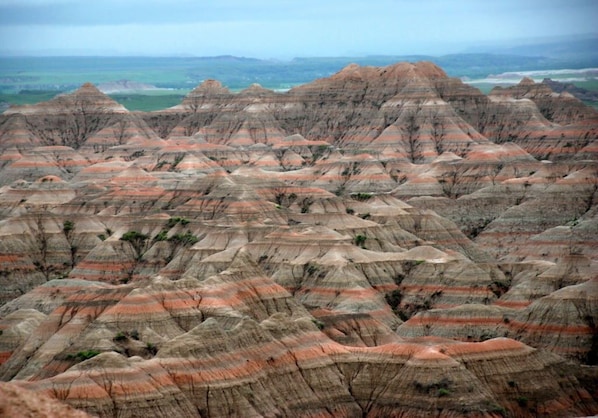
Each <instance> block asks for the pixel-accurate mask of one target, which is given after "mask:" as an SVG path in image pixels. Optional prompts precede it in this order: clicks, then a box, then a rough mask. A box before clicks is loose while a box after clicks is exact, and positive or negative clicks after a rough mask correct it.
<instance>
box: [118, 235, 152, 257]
mask: <svg viewBox="0 0 598 418" xmlns="http://www.w3.org/2000/svg"><path fill="white" fill-rule="evenodd" d="M148 238H149V237H148V236H147V235H146V234H142V233H141V232H138V231H128V232H125V233H124V234H123V236H122V237H120V240H121V241H127V242H130V243H131V245H132V246H133V248H134V249H135V252H136V253H137V258H138V259H140V258H141V255H142V253H143V248H144V247H145V243H146V241H147V239H148Z"/></svg>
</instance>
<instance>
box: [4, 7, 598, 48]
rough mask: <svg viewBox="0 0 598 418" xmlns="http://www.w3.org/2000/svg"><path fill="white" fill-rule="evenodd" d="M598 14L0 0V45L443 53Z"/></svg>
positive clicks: (536, 33) (588, 28)
mask: <svg viewBox="0 0 598 418" xmlns="http://www.w3.org/2000/svg"><path fill="white" fill-rule="evenodd" d="M597 23H598V0H365V1H363V0H297V1H296V0H0V53H11V54H19V55H65V54H71V55H160V56H170V55H195V56H213V55H226V54H231V55H238V56H246V57H256V58H283V59H286V58H292V57H296V56H339V55H369V54H386V55H402V54H433V55H442V54H445V53H454V52H462V51H464V50H466V49H467V48H468V47H471V46H475V45H479V44H485V43H497V42H503V41H509V40H513V39H528V38H536V37H547V36H560V35H575V34H588V33H596V32H598V28H597V26H598V24H597Z"/></svg>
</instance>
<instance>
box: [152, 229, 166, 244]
mask: <svg viewBox="0 0 598 418" xmlns="http://www.w3.org/2000/svg"><path fill="white" fill-rule="evenodd" d="M167 234H168V231H165V230H162V231H160V232H158V233H157V234H156V236H155V237H154V241H156V242H158V241H166V240H167V239H168V236H167Z"/></svg>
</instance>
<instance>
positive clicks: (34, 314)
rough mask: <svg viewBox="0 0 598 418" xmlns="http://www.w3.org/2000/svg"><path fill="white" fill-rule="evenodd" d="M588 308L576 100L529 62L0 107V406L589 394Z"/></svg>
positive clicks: (75, 410) (188, 406)
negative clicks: (155, 106) (145, 102)
mask: <svg viewBox="0 0 598 418" xmlns="http://www.w3.org/2000/svg"><path fill="white" fill-rule="evenodd" d="M597 327H598V111H597V110H596V109H594V108H592V107H589V106H587V105H585V104H583V103H582V102H581V101H579V100H578V99H576V98H575V97H573V96H572V95H571V94H569V93H567V92H562V93H556V92H554V91H552V90H551V88H550V87H549V86H548V85H547V84H545V83H535V82H534V81H533V80H531V79H528V78H524V79H522V80H521V82H520V83H519V84H517V85H515V86H512V87H506V88H504V87H503V88H501V87H497V88H494V89H493V90H492V91H491V92H490V93H489V94H483V93H482V92H480V90H478V89H476V88H474V87H472V86H469V85H467V84H465V83H463V82H462V81H461V80H459V79H457V78H451V77H448V76H447V75H446V73H445V72H444V71H443V70H442V69H441V68H440V67H438V66H436V65H434V64H432V63H429V62H417V63H407V62H401V63H397V64H393V65H390V66H386V67H367V66H359V65H354V64H353V65H349V66H347V67H345V68H344V69H343V70H341V71H339V72H338V73H336V74H334V75H332V76H330V77H327V78H321V79H318V80H316V81H313V82H310V83H307V84H303V85H300V86H297V87H293V88H292V89H290V90H289V91H287V92H275V91H272V90H268V89H264V88H262V87H261V86H259V85H252V86H251V87H249V88H247V89H245V90H242V91H240V92H238V93H233V92H231V91H230V90H229V89H227V88H226V87H224V86H223V85H222V84H221V83H220V82H219V81H216V80H206V81H204V82H203V83H202V84H200V85H199V86H197V87H196V88H195V89H194V90H192V91H191V92H190V93H189V95H187V96H186V97H185V98H184V100H183V101H182V102H181V103H180V104H178V105H176V106H174V107H171V108H168V109H164V110H159V111H153V112H131V111H128V110H127V109H126V108H125V107H123V106H122V105H121V104H119V103H117V102H115V101H113V100H112V99H111V98H110V97H108V96H106V95H105V94H103V93H101V92H100V91H99V90H98V89H97V88H96V87H95V86H93V85H91V84H89V83H87V84H84V85H83V86H81V87H80V88H79V89H78V90H76V91H75V92H73V93H71V94H65V95H60V96H57V97H56V98H54V99H52V100H50V101H47V102H43V103H39V104H35V105H23V106H12V107H10V108H9V109H8V110H6V111H5V112H4V113H3V114H1V115H0V331H1V333H0V380H1V381H2V382H3V383H0V393H1V394H2V395H1V396H0V411H2V412H0V414H1V413H6V414H7V416H18V414H19V413H22V414H25V412H27V411H29V412H30V413H34V414H35V413H37V414H38V416H65V417H67V416H73V417H75V416H77V417H82V416H88V415H90V416H99V417H134V416H145V417H152V416H172V417H175V416H176V417H228V416H243V417H251V416H269V417H274V416H285V417H362V416H367V417H428V416H437V417H461V416H466V417H536V416H546V417H571V416H590V415H595V414H598V329H597ZM23 416H25V415H23ZM34 416H35V415H34Z"/></svg>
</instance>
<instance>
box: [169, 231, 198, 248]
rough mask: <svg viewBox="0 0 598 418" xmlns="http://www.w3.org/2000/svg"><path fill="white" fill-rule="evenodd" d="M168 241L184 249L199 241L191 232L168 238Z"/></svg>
mask: <svg viewBox="0 0 598 418" xmlns="http://www.w3.org/2000/svg"><path fill="white" fill-rule="evenodd" d="M168 241H169V242H172V243H174V244H181V245H183V246H185V247H189V246H191V245H193V244H195V243H196V242H197V241H199V238H197V237H196V236H195V235H193V234H192V233H191V232H185V233H184V234H176V235H173V236H172V237H170V238H168Z"/></svg>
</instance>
